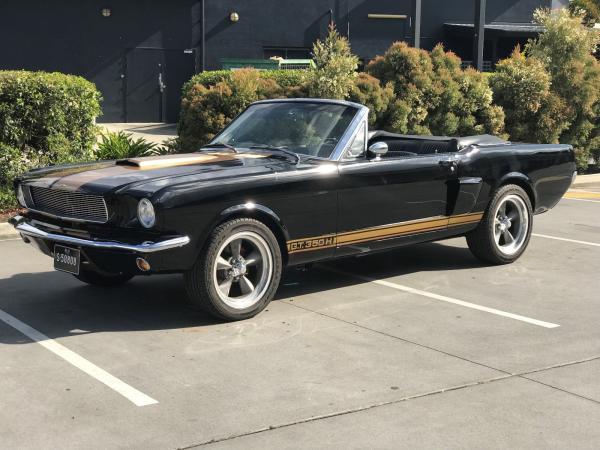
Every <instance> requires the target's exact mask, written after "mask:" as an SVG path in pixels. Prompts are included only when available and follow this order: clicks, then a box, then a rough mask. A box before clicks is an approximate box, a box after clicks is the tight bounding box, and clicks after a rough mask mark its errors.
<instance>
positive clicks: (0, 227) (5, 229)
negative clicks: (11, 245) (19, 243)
mask: <svg viewBox="0 0 600 450" xmlns="http://www.w3.org/2000/svg"><path fill="white" fill-rule="evenodd" d="M18 237H19V233H17V231H16V230H15V228H14V227H13V226H12V225H11V224H9V223H0V240H3V239H16V238H18Z"/></svg>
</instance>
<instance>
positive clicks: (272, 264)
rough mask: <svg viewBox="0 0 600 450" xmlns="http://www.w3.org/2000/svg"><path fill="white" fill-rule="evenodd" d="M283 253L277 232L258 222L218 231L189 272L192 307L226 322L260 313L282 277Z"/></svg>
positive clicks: (246, 221)
mask: <svg viewBox="0 0 600 450" xmlns="http://www.w3.org/2000/svg"><path fill="white" fill-rule="evenodd" d="M281 270H282V262H281V250H280V248H279V243H278V242H277V238H276V237H275V236H274V235H273V232H272V231H271V230H270V229H269V227H267V226H266V225H265V224H263V223H262V222H259V221H257V220H254V219H248V218H243V219H235V220H231V221H229V222H226V223H224V224H222V225H220V226H219V227H217V228H216V229H215V230H214V231H213V233H212V235H211V237H210V239H209V242H208V245H207V247H206V249H205V250H204V251H203V254H201V255H200V257H199V258H198V260H197V261H196V263H195V264H194V266H193V267H192V269H191V270H190V271H189V272H186V273H185V274H184V280H185V286H186V290H187V293H188V297H189V300H190V303H191V304H192V306H195V307H198V308H200V309H202V310H204V311H206V312H208V313H210V314H212V315H213V316H216V317H218V318H221V319H225V320H242V319H247V318H250V317H253V316H255V315H256V314H258V313H259V312H261V311H262V310H263V309H264V308H265V307H266V306H267V305H268V304H269V302H270V301H271V299H272V298H273V296H274V295H275V291H276V290H277V287H278V286H279V280H280V278H281Z"/></svg>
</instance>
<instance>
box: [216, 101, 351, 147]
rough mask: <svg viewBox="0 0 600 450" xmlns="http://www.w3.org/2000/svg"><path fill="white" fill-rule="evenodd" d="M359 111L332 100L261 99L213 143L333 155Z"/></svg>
mask: <svg viewBox="0 0 600 450" xmlns="http://www.w3.org/2000/svg"><path fill="white" fill-rule="evenodd" d="M355 114H356V108H354V107H352V106H346V105H337V104H331V103H317V102H315V103H311V102H281V103H277V102H276V103H259V104H256V105H252V106H250V107H249V108H248V109H247V110H246V111H244V112H243V113H242V114H241V115H240V116H239V117H238V118H237V119H236V120H234V121H233V122H232V123H231V124H230V125H229V126H228V127H227V128H226V129H225V130H224V131H223V132H222V133H221V134H220V135H218V136H217V137H216V138H215V139H213V141H212V142H211V143H212V144H215V143H221V144H227V145H231V146H234V147H237V148H244V147H245V148H249V147H253V146H260V147H265V148H267V147H279V148H283V149H286V150H290V151H292V152H295V153H298V154H302V155H309V156H318V157H321V158H329V157H330V156H331V154H332V152H333V150H334V149H335V147H336V145H337V143H338V142H339V140H340V139H341V138H342V136H343V135H344V132H345V131H346V129H347V128H348V126H349V125H350V122H351V121H352V119H353V118H354V115H355Z"/></svg>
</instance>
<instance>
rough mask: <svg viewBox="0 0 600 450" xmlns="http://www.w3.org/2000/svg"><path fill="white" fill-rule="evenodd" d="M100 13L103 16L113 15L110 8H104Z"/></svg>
mask: <svg viewBox="0 0 600 450" xmlns="http://www.w3.org/2000/svg"><path fill="white" fill-rule="evenodd" d="M100 14H102V17H110V16H111V15H112V10H111V9H110V8H102V9H101V10H100Z"/></svg>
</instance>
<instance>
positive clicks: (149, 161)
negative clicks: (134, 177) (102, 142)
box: [42, 152, 267, 191]
mask: <svg viewBox="0 0 600 450" xmlns="http://www.w3.org/2000/svg"><path fill="white" fill-rule="evenodd" d="M266 156H267V155H263V154H257V153H244V154H241V153H218V152H214V153H210V154H208V153H178V154H174V155H162V156H144V157H140V158H128V159H127V160H125V162H120V163H117V164H114V163H111V164H110V165H106V164H102V163H100V164H98V167H97V168H87V169H86V168H83V170H74V171H70V170H66V171H65V173H64V175H61V174H58V175H53V177H54V178H56V179H57V183H56V184H55V185H54V187H55V188H56V189H65V190H69V191H76V190H77V189H79V188H80V187H81V186H83V185H85V184H87V183H92V182H94V181H98V180H102V179H104V178H110V177H117V176H120V175H126V174H128V173H130V172H132V171H134V172H135V171H146V170H156V169H165V168H168V167H176V166H191V165H196V164H211V163H217V162H221V161H231V160H234V159H244V158H264V157H266ZM42 180H43V181H49V180H51V178H44V179H42Z"/></svg>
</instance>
